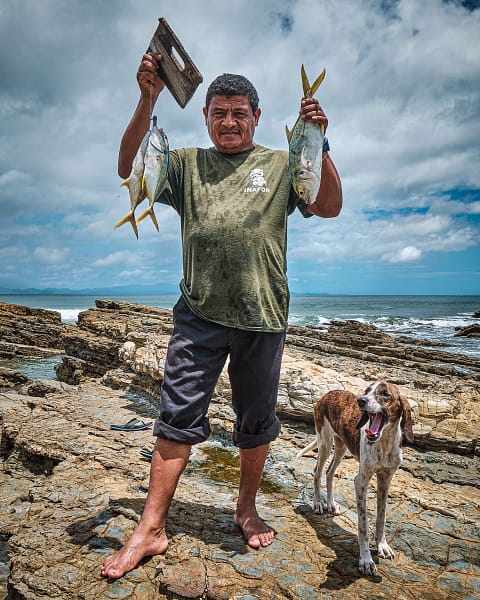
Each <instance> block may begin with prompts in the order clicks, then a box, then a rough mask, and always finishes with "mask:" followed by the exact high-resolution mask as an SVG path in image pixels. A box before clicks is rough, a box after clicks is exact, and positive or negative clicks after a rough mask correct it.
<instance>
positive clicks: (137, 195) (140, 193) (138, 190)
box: [114, 131, 150, 239]
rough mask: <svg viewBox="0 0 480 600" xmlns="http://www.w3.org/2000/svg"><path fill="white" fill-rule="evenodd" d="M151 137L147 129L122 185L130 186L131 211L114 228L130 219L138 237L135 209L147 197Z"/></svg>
mask: <svg viewBox="0 0 480 600" xmlns="http://www.w3.org/2000/svg"><path fill="white" fill-rule="evenodd" d="M149 137H150V131H147V132H146V134H145V135H144V136H143V140H142V141H141V143H140V146H139V147H138V150H137V154H136V155H135V158H134V159H133V163H132V170H131V172H130V175H129V176H128V179H126V180H125V181H124V182H123V183H121V184H120V185H121V186H122V185H124V186H126V187H127V188H128V193H129V195H130V211H129V212H128V213H127V214H126V215H125V216H124V217H123V219H120V221H119V222H118V223H117V224H116V225H115V226H114V229H117V228H118V227H121V226H122V225H124V224H125V223H127V221H130V223H131V225H132V227H133V231H134V233H135V235H136V237H137V239H138V228H137V222H136V220H135V214H134V213H135V209H136V208H137V206H138V205H139V204H140V203H141V202H143V201H144V200H145V198H146V197H147V194H146V191H145V188H144V186H143V170H144V162H145V152H146V150H147V145H148V139H149Z"/></svg>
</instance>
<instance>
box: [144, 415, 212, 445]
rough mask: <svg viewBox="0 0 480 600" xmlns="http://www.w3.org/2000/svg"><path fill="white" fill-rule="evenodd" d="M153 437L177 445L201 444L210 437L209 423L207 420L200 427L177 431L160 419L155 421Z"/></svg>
mask: <svg viewBox="0 0 480 600" xmlns="http://www.w3.org/2000/svg"><path fill="white" fill-rule="evenodd" d="M153 435H154V436H156V437H160V438H163V439H166V440H171V441H173V442H178V443H179V444H189V445H190V446H193V445H195V444H201V443H202V442H204V441H205V440H207V439H208V438H209V436H210V423H209V422H208V420H207V419H205V420H204V422H203V425H202V427H198V428H195V429H177V428H176V427H172V426H171V425H168V424H167V423H165V422H164V421H162V420H161V419H160V418H158V419H156V421H155V425H154V427H153Z"/></svg>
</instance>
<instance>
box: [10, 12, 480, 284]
mask: <svg viewBox="0 0 480 600" xmlns="http://www.w3.org/2000/svg"><path fill="white" fill-rule="evenodd" d="M477 4H478V3H477ZM22 7H23V9H22V14H20V13H19V11H18V3H17V2H15V1H14V0H4V2H2V6H1V8H0V80H1V81H2V89H1V90H0V118H1V122H0V133H1V136H0V206H1V211H2V212H1V214H2V219H1V221H0V239H1V240H2V242H1V246H0V259H1V258H2V256H8V263H5V264H6V265H7V264H8V269H9V275H8V282H9V283H11V282H12V277H11V271H12V270H13V271H15V268H16V269H17V273H18V275H17V281H18V283H20V282H24V281H26V280H27V279H28V278H30V281H31V283H32V284H35V282H36V281H37V283H40V282H45V281H47V280H48V281H50V282H55V278H56V283H57V286H58V287H71V286H77V287H91V286H94V285H96V284H100V283H101V284H108V283H113V282H115V281H117V280H118V279H119V278H124V279H126V280H128V279H129V278H131V279H133V278H135V277H138V278H143V279H144V280H148V281H154V280H155V277H156V278H157V280H159V278H161V280H162V281H166V280H168V281H170V282H175V280H178V279H179V277H180V276H181V255H180V252H181V250H180V244H181V242H180V239H181V235H180V226H179V218H178V215H177V214H176V213H175V212H174V211H173V210H172V209H169V208H167V207H159V208H158V210H157V211H156V212H157V216H158V218H159V225H160V234H158V233H157V232H156V231H155V230H154V229H153V227H151V226H150V225H151V224H150V223H142V224H141V225H142V227H141V228H140V239H139V240H138V241H137V240H136V239H135V238H134V236H133V233H132V231H131V229H130V230H129V226H128V225H126V226H125V227H123V228H121V229H118V230H115V231H114V230H113V225H114V224H115V223H116V222H117V221H118V220H119V219H120V218H121V217H122V216H123V215H124V214H125V213H126V212H127V210H128V209H129V200H128V194H127V193H126V191H125V189H124V188H122V189H120V187H119V184H120V180H119V178H118V176H117V164H116V163H117V156H118V146H119V142H120V139H121V136H122V134H123V131H124V128H125V127H126V125H127V123H128V120H129V118H130V116H131V114H132V113H133V111H134V109H135V106H136V104H137V101H138V88H137V85H136V81H135V74H136V69H137V67H138V64H139V61H140V58H141V56H142V53H143V52H144V50H145V48H146V45H147V43H148V41H149V39H150V37H151V35H152V34H153V32H154V30H155V28H156V26H157V19H158V17H160V16H164V17H166V18H167V20H168V21H169V23H170V24H171V26H172V27H173V29H174V30H175V31H176V33H177V35H178V36H179V38H180V39H181V40H182V42H183V43H184V46H185V48H186V49H187V51H188V52H189V53H190V55H191V56H192V58H193V59H194V61H195V63H196V64H197V66H198V67H199V68H200V70H201V72H202V74H203V77H204V83H203V84H202V85H201V86H200V87H199V89H198V91H197V93H196V94H195V96H194V97H193V99H192V100H191V102H190V103H189V104H188V105H187V107H186V108H185V109H184V110H182V109H180V108H179V107H178V105H177V104H176V103H175V101H174V100H173V98H172V97H171V95H170V94H169V93H168V91H165V92H163V93H162V94H161V96H160V98H159V100H158V103H157V106H156V107H155V114H157V116H158V118H159V123H160V124H161V125H162V126H163V127H164V128H165V130H166V132H167V134H168V137H169V141H170V144H171V147H182V146H208V145H210V140H209V138H208V135H207V131H206V128H205V124H204V120H203V118H202V114H201V109H202V106H203V102H204V96H205V91H206V86H207V85H208V83H209V82H210V81H211V80H212V79H213V78H214V77H215V76H217V75H218V74H219V73H222V72H227V71H228V72H237V73H243V74H244V75H246V76H247V77H248V78H249V79H251V80H252V82H253V83H254V84H255V85H256V87H257V89H258V92H259V96H260V105H261V108H262V116H261V119H260V123H259V126H258V128H257V131H256V140H257V142H258V143H261V144H264V145H268V146H272V147H274V148H286V138H285V132H284V127H285V125H286V124H288V125H289V127H291V126H292V125H293V123H294V121H295V119H296V118H297V114H298V107H299V102H300V96H301V80H300V65H301V64H302V63H303V64H304V65H305V68H306V70H307V73H308V74H309V76H310V78H314V77H316V76H317V75H318V73H319V72H320V71H321V70H322V69H323V67H326V73H327V75H326V79H325V81H324V82H323V83H322V85H321V87H320V89H319V91H318V98H319V101H320V103H321V104H322V106H323V107H324V109H325V111H326V113H327V115H328V117H329V128H328V137H329V140H330V145H331V147H332V153H331V154H332V156H333V158H334V160H335V163H336V165H337V167H338V170H339V172H340V175H341V177H342V184H343V189H344V209H343V211H342V215H341V217H339V218H338V219H333V220H320V219H315V218H312V219H309V220H305V219H303V218H301V217H299V216H298V217H297V216H294V217H291V218H290V226H289V252H288V256H289V259H290V260H292V261H294V262H295V265H296V267H295V268H296V269H297V268H298V265H300V264H301V265H303V266H302V269H303V270H302V271H301V272H299V273H298V275H299V280H304V279H306V277H307V275H308V274H309V273H311V272H312V271H315V270H318V267H317V266H318V264H319V263H323V264H325V265H327V267H326V272H327V273H328V275H326V276H325V277H324V279H325V285H326V286H327V287H328V286H330V287H331V289H332V290H333V288H334V286H335V284H336V281H335V276H334V275H330V270H329V269H332V270H333V269H334V266H335V263H336V261H339V260H348V261H351V262H352V264H354V265H355V268H356V270H357V271H361V270H362V268H363V266H364V265H365V264H366V262H368V261H373V262H375V261H377V262H378V263H383V264H385V265H388V267H389V276H390V277H392V278H394V277H395V276H396V275H395V274H396V273H397V269H401V268H404V267H407V266H408V265H411V266H412V267H413V266H415V267H419V268H422V269H424V270H425V271H428V270H429V269H430V268H433V267H432V265H434V263H435V260H436V258H435V257H438V256H440V255H442V256H443V255H445V254H448V253H453V254H454V255H455V257H457V258H456V262H457V263H458V265H459V269H460V267H461V263H462V260H463V259H464V260H472V259H471V256H472V254H471V253H473V252H476V253H477V255H478V251H479V250H478V249H479V239H480V235H479V220H478V214H479V213H480V192H479V190H480V171H479V169H478V156H479V155H480V120H479V119H478V114H479V113H480V90H479V87H478V81H479V80H480V61H479V51H478V43H477V38H478V31H479V26H480V10H479V9H478V7H477V5H476V3H475V2H458V1H451V2H442V1H440V0H425V1H424V2H422V3H419V2H416V1H415V0H398V1H392V2H377V1H373V0H368V1H364V2H357V1H355V0H345V2H343V3H342V10H339V8H338V6H336V5H333V4H332V3H330V2H327V1H326V0H296V1H295V2H293V3H292V2H291V0H266V1H265V2H261V3H259V2H255V1H254V0H238V1H237V2H235V3H225V2H223V1H220V0H210V1H209V2H208V3H197V2H192V1H191V0H165V1H164V2H163V3H162V5H161V7H160V8H159V6H158V5H156V4H155V3H151V2H147V0H122V1H121V2H112V1H108V0H107V1H105V2H101V3H97V4H93V3H91V2H75V1H74V0H43V1H42V2H38V1H35V0H25V1H24V2H23V4H22ZM24 15H28V17H25V16H24ZM18 40H22V43H21V44H19V43H18ZM12 49H13V51H12ZM10 248H16V249H17V252H16V253H12V252H10V251H9V249H10ZM479 258H480V257H479ZM122 261H123V262H122ZM134 263H135V266H134ZM3 265H4V263H3V261H2V271H3V273H0V285H3V284H4V283H5V281H7V277H6V276H5V277H4V278H3V279H2V277H3V275H4V273H6V269H7V267H5V269H3ZM161 270H165V271H166V273H162V274H161V275H159V273H160V271H161ZM303 274H305V277H303ZM469 286H470V287H471V283H469Z"/></svg>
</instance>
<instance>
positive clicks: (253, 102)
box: [205, 73, 258, 112]
mask: <svg viewBox="0 0 480 600" xmlns="http://www.w3.org/2000/svg"><path fill="white" fill-rule="evenodd" d="M213 96H226V97H227V98H228V97H230V96H246V98H248V101H249V102H250V106H251V107H252V112H255V111H256V110H257V108H258V94H257V90H256V89H255V88H254V87H253V85H252V84H251V83H250V81H249V80H248V79H247V78H246V77H244V76H243V75H234V74H233V73H224V74H223V75H219V76H218V77H217V78H216V79H214V80H213V81H212V83H211V84H210V85H209V86H208V90H207V97H206V99H205V106H206V108H207V110H208V107H209V105H210V101H211V99H212V98H213Z"/></svg>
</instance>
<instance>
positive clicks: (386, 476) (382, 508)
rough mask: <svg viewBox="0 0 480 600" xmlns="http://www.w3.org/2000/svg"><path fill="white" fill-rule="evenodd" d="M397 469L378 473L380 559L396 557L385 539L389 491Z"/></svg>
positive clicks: (377, 537) (377, 536) (378, 541)
mask: <svg viewBox="0 0 480 600" xmlns="http://www.w3.org/2000/svg"><path fill="white" fill-rule="evenodd" d="M395 471H396V469H385V470H382V471H378V472H377V524H376V532H375V537H376V541H377V551H378V556H379V557H380V558H390V559H392V558H393V557H394V556H395V553H394V551H393V550H392V549H391V548H390V546H389V545H388V544H387V540H386V539H385V515H386V512H387V500H388V490H389V489H390V483H391V481H392V478H393V475H394V474H395Z"/></svg>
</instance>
